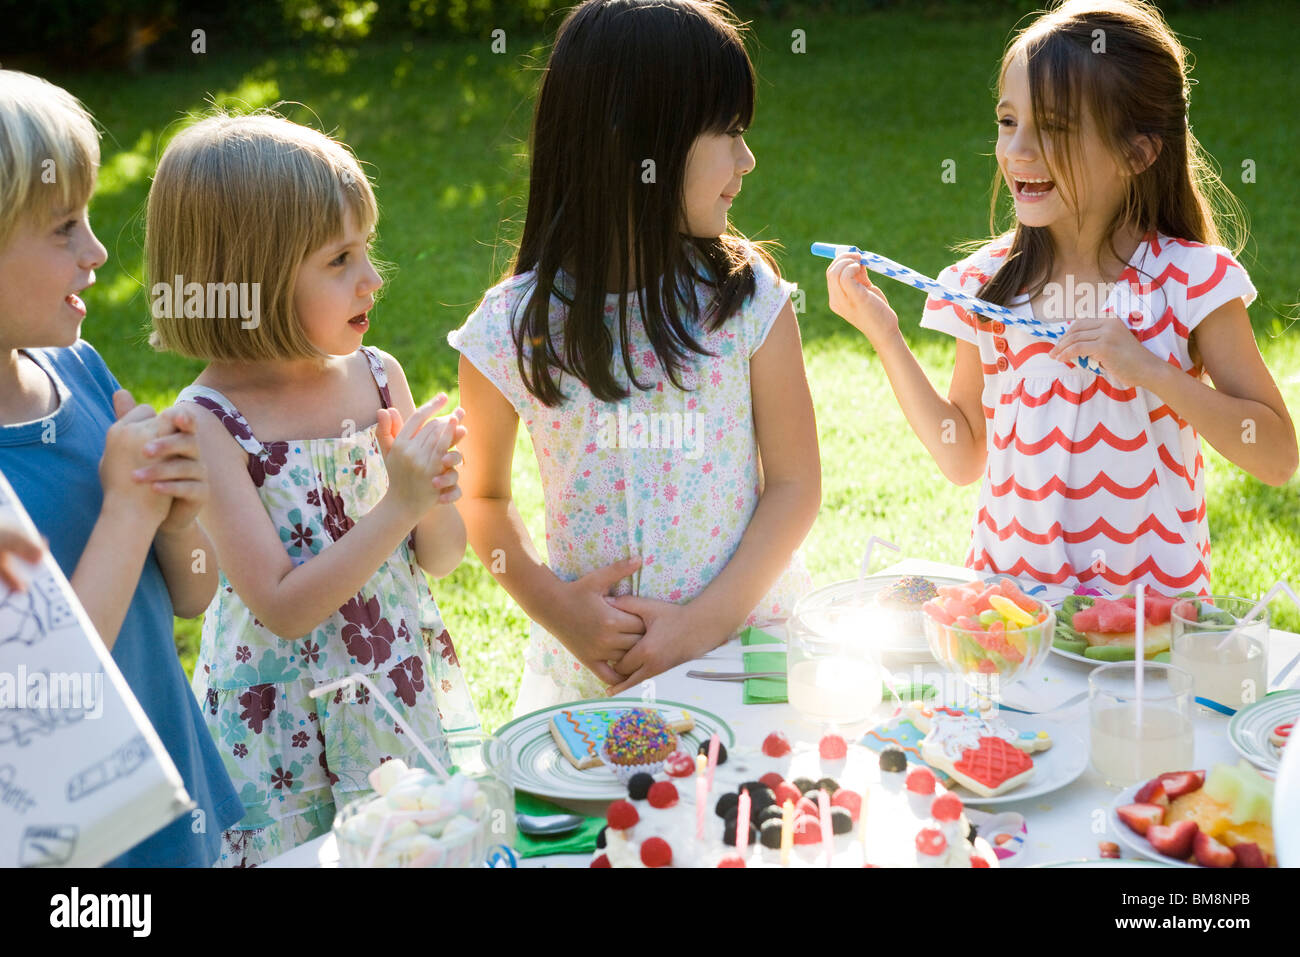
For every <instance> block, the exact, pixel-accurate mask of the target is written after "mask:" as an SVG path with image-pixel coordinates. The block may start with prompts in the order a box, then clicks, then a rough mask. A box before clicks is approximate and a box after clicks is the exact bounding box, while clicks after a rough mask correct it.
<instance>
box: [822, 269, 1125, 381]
mask: <svg viewBox="0 0 1300 957" xmlns="http://www.w3.org/2000/svg"><path fill="white" fill-rule="evenodd" d="M841 252H849V253H854V254H856V255H857V257H858V262H860V263H862V265H864V266H866V267H867V268H868V269H870V270H871V271H872V272H877V273H880V274H881V275H882V276H888V277H889V278H890V279H896V280H898V281H899V282H901V283H905V284H906V285H908V286H911V287H913V288H914V289H920V290H921V291H922V292H924V293H926V294H927V295H928V296H930V297H931V298H932V299H942V300H944V301H946V302H950V303H952V304H953V305H955V306H960V307H962V308H963V309H965V310H966V311H968V312H975V313H979V314H980V315H981V316H986V317H988V318H991V319H998V320H1001V321H1002V322H1005V323H1009V324H1010V325H1014V326H1024V327H1025V328H1026V329H1027V330H1028V331H1029V333H1030V335H1034V336H1038V337H1039V338H1042V339H1052V340H1057V339H1060V338H1061V336H1063V335H1065V330H1064V329H1062V328H1058V327H1056V326H1049V325H1046V324H1044V323H1042V322H1040V321H1039V320H1037V319H1033V318H1029V319H1027V318H1025V317H1024V316H1020V315H1017V314H1016V313H1014V312H1012V311H1011V310H1010V309H1008V308H1007V307H1006V306H999V305H997V304H996V303H992V302H988V301H986V300H984V299H980V298H978V297H976V296H972V295H970V294H969V293H965V292H961V291H960V290H957V289H949V288H948V287H947V286H945V285H943V284H942V283H940V282H938V281H936V280H934V279H931V278H930V277H929V276H926V275H923V274H921V273H919V272H917V271H916V270H915V269H909V268H908V267H907V266H904V265H902V264H900V263H896V262H894V261H893V260H892V259H886V258H885V257H884V256H882V255H880V254H879V253H872V252H866V251H864V250H861V249H859V248H858V247H857V246H837V245H835V244H834V243H813V244H812V254H813V255H814V256H823V257H825V258H826V259H834V258H835V257H836V256H837V255H839V253H841ZM1077 361H1078V364H1079V367H1080V368H1083V369H1087V370H1088V371H1089V372H1096V373H1100V372H1101V368H1100V367H1099V366H1098V365H1097V364H1096V363H1095V362H1093V361H1092V360H1091V359H1089V358H1088V357H1087V356H1080V357H1079V358H1078V360H1077Z"/></svg>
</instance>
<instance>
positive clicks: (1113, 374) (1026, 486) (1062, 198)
mask: <svg viewBox="0 0 1300 957" xmlns="http://www.w3.org/2000/svg"><path fill="white" fill-rule="evenodd" d="M1186 72H1187V71H1186V51H1185V50H1184V49H1183V47H1182V46H1181V45H1180V44H1179V42H1178V40H1177V39H1176V38H1175V37H1174V35H1173V33H1172V31H1171V30H1170V29H1169V27H1168V25H1167V24H1166V23H1165V22H1164V20H1163V18H1162V17H1161V15H1160V13H1159V11H1158V10H1157V9H1156V8H1155V7H1154V6H1151V5H1149V4H1145V3H1139V2H1122V0H1111V2H1105V0H1101V2H1098V0H1078V2H1069V3H1065V4H1062V5H1060V6H1058V7H1056V8H1054V9H1053V10H1052V11H1051V12H1049V13H1047V14H1045V15H1044V16H1042V17H1040V18H1039V19H1037V20H1035V21H1034V22H1033V23H1032V24H1031V25H1030V26H1029V27H1028V28H1027V29H1025V30H1024V31H1023V32H1021V33H1020V34H1019V35H1018V36H1017V37H1016V38H1015V39H1014V40H1013V41H1012V43H1011V44H1010V46H1009V47H1008V49H1007V51H1006V54H1005V56H1004V57H1003V61H1002V69H1001V74H1000V84H999V87H1000V89H999V94H998V103H997V107H996V118H997V123H998V140H997V151H996V152H997V162H998V177H997V180H996V181H995V193H994V204H995V209H996V203H997V199H998V195H997V189H996V187H997V186H999V185H1001V184H1002V183H1005V185H1006V186H1007V188H1008V189H1009V190H1010V192H1011V195H1012V199H1013V201H1014V210H1015V225H1014V228H1013V229H1012V230H1011V231H1010V232H1009V233H1006V234H1005V235H1001V236H998V237H997V238H995V239H993V240H992V241H991V242H989V243H987V244H986V245H985V246H983V248H981V249H979V250H978V251H977V252H975V253H974V254H973V255H971V256H970V257H968V258H966V259H964V260H962V261H961V262H959V263H957V264H956V265H953V266H950V267H949V268H948V269H946V270H945V271H944V273H943V274H942V276H941V277H940V281H941V282H944V283H946V284H950V285H955V286H957V287H959V288H961V289H964V290H966V291H968V292H971V293H975V294H977V295H979V296H981V297H983V298H985V299H989V300H991V301H993V302H996V303H1000V304H1002V305H1005V306H1008V307H1009V308H1011V309H1012V310H1014V311H1015V312H1017V313H1020V314H1021V315H1023V316H1026V317H1030V316H1033V317H1035V318H1037V319H1039V320H1041V321H1044V322H1049V323H1050V322H1060V323H1069V325H1068V331H1066V332H1065V334H1064V336H1063V337H1062V338H1061V339H1060V340H1059V341H1058V342H1056V343H1055V344H1054V343H1053V342H1051V341H1049V340H1045V339H1039V338H1034V337H1033V336H1031V335H1030V334H1029V333H1028V332H1026V331H1025V328H1024V327H1022V326H1012V325H1004V324H1003V323H1000V322H990V321H985V320H983V319H981V318H980V317H978V316H974V315H972V314H970V313H968V312H966V311H964V310H962V309H960V308H956V307H954V306H952V305H950V304H948V303H945V302H940V301H938V300H934V299H932V300H930V301H929V302H927V304H926V314H925V318H924V319H923V321H922V323H921V324H922V325H923V326H925V327H927V328H932V329H938V330H941V331H943V332H946V333H948V334H949V335H952V336H954V337H956V339H957V359H956V366H955V368H954V370H953V376H952V384H951V386H950V388H949V391H948V396H947V398H944V397H941V396H940V395H939V394H938V393H937V392H936V391H935V389H934V387H933V386H931V384H930V382H929V380H928V379H927V378H926V376H925V374H924V372H922V371H921V368H920V367H919V366H918V365H917V362H916V360H915V358H913V356H912V355H911V353H910V352H909V351H908V349H907V346H906V344H905V343H904V341H903V338H902V336H901V335H899V332H898V318H897V316H895V314H894V312H893V310H891V309H890V308H889V306H888V303H887V302H886V301H885V299H884V296H883V294H882V293H881V292H880V290H879V289H877V288H876V287H875V286H873V285H872V284H871V282H870V281H869V280H868V279H867V278H866V270H865V269H863V268H862V267H860V266H858V265H857V264H856V263H855V262H854V261H853V259H852V257H849V256H843V257H840V258H839V259H837V260H836V261H835V262H834V263H832V265H831V266H830V268H829V269H828V271H827V285H828V289H829V292H830V303H831V308H832V309H833V310H834V311H835V312H837V313H838V314H839V315H841V316H843V317H844V318H846V319H848V320H849V321H850V322H852V323H853V324H854V325H855V326H857V327H858V328H859V329H860V330H861V331H862V332H863V333H864V334H866V335H867V337H868V338H869V339H870V340H871V343H872V345H873V346H874V347H875V349H876V351H877V352H878V353H879V354H880V357H881V360H882V362H883V364H884V367H885V370H886V372H887V374H888V375H889V379H890V383H891V385H892V386H893V389H894V392H895V394H896V395H897V397H898V400H899V403H900V404H901V405H902V407H903V411H904V413H905V414H906V415H907V418H908V421H909V422H910V423H911V425H912V428H913V429H914V430H915V432H916V434H917V436H918V437H919V438H920V439H921V441H922V442H923V443H925V445H926V447H927V448H928V449H929V451H930V453H931V454H932V455H933V456H934V458H935V461H936V462H938V464H939V467H940V468H941V469H942V471H943V473H944V475H946V476H947V477H948V478H949V479H950V480H952V481H953V482H956V483H958V484H966V483H969V482H973V481H975V480H976V479H977V478H979V477H981V476H983V478H984V486H983V489H982V491H981V493H980V499H979V505H978V512H977V514H976V517H975V524H974V531H973V534H972V541H971V548H970V552H969V554H968V555H967V559H966V563H967V565H969V566H970V567H972V568H975V569H979V570H981V571H989V572H1005V573H1009V574H1012V575H1017V576H1022V577H1025V578H1029V579H1034V580H1037V581H1040V582H1044V583H1053V584H1064V585H1070V586H1073V585H1077V584H1079V583H1087V584H1091V585H1096V586H1099V587H1101V588H1107V589H1113V590H1116V591H1124V590H1127V589H1128V588H1129V587H1130V586H1131V585H1133V584H1135V583H1137V582H1143V583H1145V584H1147V585H1149V586H1151V587H1152V588H1154V589H1155V590H1156V591H1158V592H1162V593H1164V594H1173V593H1177V592H1181V591H1184V590H1192V591H1196V592H1200V593H1206V592H1207V591H1208V589H1209V585H1210V535H1209V527H1208V524H1207V522H1206V515H1205V471H1204V466H1203V463H1202V459H1201V446H1200V437H1201V436H1204V437H1205V438H1206V439H1207V440H1208V441H1209V442H1210V444H1211V445H1213V446H1214V447H1215V448H1216V449H1218V450H1219V452H1221V453H1222V454H1223V455H1224V457H1226V458H1227V459H1229V460H1231V461H1232V462H1234V463H1235V464H1237V465H1238V466H1239V467H1241V468H1242V469H1244V470H1246V471H1247V472H1249V473H1250V474H1252V475H1254V476H1255V477H1257V478H1259V479H1260V480H1261V481H1264V482H1267V483H1269V484H1271V485H1281V484H1283V483H1284V482H1286V481H1287V480H1288V479H1289V478H1290V477H1291V475H1292V474H1293V473H1294V472H1295V469H1296V436H1295V428H1294V426H1293V425H1292V422H1291V418H1290V416H1289V415H1288V413H1287V409H1286V406H1285V404H1284V403H1283V401H1282V396H1281V394H1280V393H1279V391H1278V388H1277V386H1276V384H1275V383H1274V381H1273V378H1272V376H1271V375H1269V371H1268V369H1267V368H1266V367H1265V365H1264V362H1263V360H1262V359H1261V357H1260V354H1259V349H1258V348H1257V346H1256V344H1255V339H1254V336H1253V334H1252V332H1251V326H1250V320H1249V318H1248V317H1247V315H1246V307H1247V306H1248V305H1249V304H1250V302H1251V300H1253V299H1254V297H1255V289H1254V287H1253V286H1252V285H1251V282H1250V279H1249V277H1248V276H1247V275H1246V272H1245V270H1244V269H1242V267H1241V265H1240V264H1239V263H1238V262H1237V260H1236V259H1235V258H1234V255H1233V253H1232V252H1229V250H1228V249H1225V248H1224V247H1223V246H1221V245H1219V243H1220V225H1222V224H1225V223H1227V222H1229V221H1231V219H1232V217H1231V216H1230V215H1225V213H1230V212H1231V209H1232V206H1233V201H1232V197H1231V195H1230V194H1229V193H1228V192H1227V190H1226V188H1225V187H1224V185H1223V183H1222V182H1221V181H1220V180H1219V179H1218V178H1217V176H1215V175H1214V173H1213V171H1212V168H1211V167H1210V165H1209V163H1208V161H1207V157H1206V156H1205V154H1204V153H1203V152H1202V150H1201V148H1200V145H1199V144H1198V143H1197V141H1196V138H1195V137H1194V136H1193V135H1192V132H1191V130H1190V129H1189V127H1188V125H1187V115H1188V101H1187V76H1186ZM1236 249H1237V251H1239V250H1240V244H1237V245H1236ZM1080 356H1090V357H1092V359H1094V360H1096V362H1097V363H1099V364H1100V367H1101V369H1102V371H1103V374H1101V375H1097V374H1094V373H1092V372H1089V371H1086V370H1085V369H1082V368H1080V367H1079V366H1078V365H1077V364H1075V360H1076V359H1078V358H1079V357H1080ZM1207 377H1208V379H1209V380H1211V381H1212V382H1213V386H1211V385H1209V384H1208V383H1207V381H1206V378H1207Z"/></svg>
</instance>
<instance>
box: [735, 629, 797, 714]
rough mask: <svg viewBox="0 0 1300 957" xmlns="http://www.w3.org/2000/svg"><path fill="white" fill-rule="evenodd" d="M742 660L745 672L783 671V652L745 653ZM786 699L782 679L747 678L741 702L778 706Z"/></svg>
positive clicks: (784, 662)
mask: <svg viewBox="0 0 1300 957" xmlns="http://www.w3.org/2000/svg"><path fill="white" fill-rule="evenodd" d="M750 630H751V631H756V630H757V629H750ZM741 640H742V642H743V641H744V639H743V638H742V639H741ZM743 660H744V663H745V670H746V671H785V664H786V660H785V652H784V651H747V652H745V655H744V658H743ZM786 698H787V695H786V682H785V679H784V678H749V679H747V680H746V681H745V690H744V695H743V696H742V698H741V701H742V702H743V703H744V704H779V703H780V702H782V701H785V700H786Z"/></svg>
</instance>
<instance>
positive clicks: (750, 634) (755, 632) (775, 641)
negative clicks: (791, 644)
mask: <svg viewBox="0 0 1300 957" xmlns="http://www.w3.org/2000/svg"><path fill="white" fill-rule="evenodd" d="M740 643H741V644H742V645H783V644H785V642H784V641H782V640H781V639H780V638H778V637H776V635H770V634H768V633H767V632H766V631H763V629H761V628H755V627H754V626H753V625H750V626H749V627H748V628H746V629H745V630H744V631H742V632H741V633H740Z"/></svg>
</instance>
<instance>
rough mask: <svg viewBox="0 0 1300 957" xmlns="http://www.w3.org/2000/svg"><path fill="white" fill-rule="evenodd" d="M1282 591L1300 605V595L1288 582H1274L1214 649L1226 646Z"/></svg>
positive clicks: (1219, 649) (1222, 648)
mask: <svg viewBox="0 0 1300 957" xmlns="http://www.w3.org/2000/svg"><path fill="white" fill-rule="evenodd" d="M1282 592H1286V593H1287V594H1288V595H1289V596H1290V597H1291V600H1292V601H1293V602H1295V603H1296V604H1297V605H1300V596H1297V595H1296V593H1295V592H1294V591H1292V590H1291V585H1290V584H1289V583H1288V582H1284V581H1278V582H1274V583H1273V587H1272V588H1270V589H1269V590H1268V591H1267V592H1265V593H1264V597H1263V598H1261V599H1260V600H1259V602H1258V603H1257V604H1256V605H1255V607H1254V608H1252V609H1251V610H1250V611H1248V612H1246V617H1245V618H1243V619H1241V621H1239V622H1237V624H1236V626H1235V627H1234V628H1233V629H1232V630H1231V631H1229V632H1228V633H1227V634H1226V635H1224V636H1223V640H1222V641H1221V642H1219V644H1218V646H1217V647H1216V648H1215V649H1214V650H1215V651H1223V650H1224V649H1225V648H1227V647H1228V642H1229V641H1231V640H1232V638H1233V637H1235V636H1236V634H1237V632H1239V631H1241V629H1243V628H1245V627H1246V626H1247V625H1249V624H1250V623H1251V622H1252V621H1254V620H1255V619H1256V618H1257V617H1258V616H1259V613H1260V612H1262V611H1263V610H1264V609H1265V608H1267V607H1268V603H1269V602H1271V601H1272V600H1273V599H1274V598H1276V597H1277V596H1278V595H1279V594H1281V593H1282Z"/></svg>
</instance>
